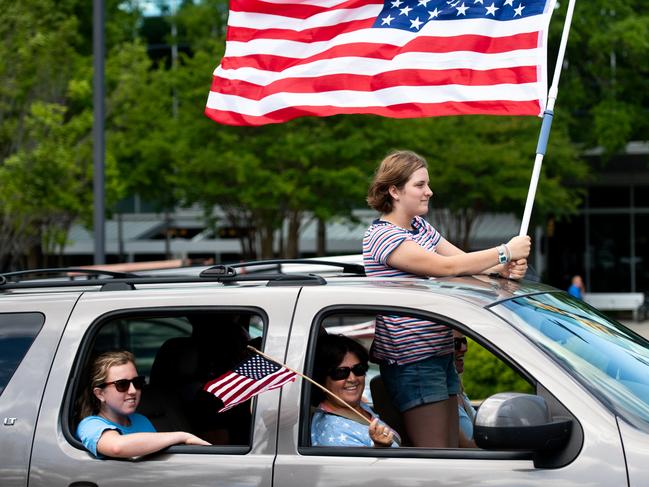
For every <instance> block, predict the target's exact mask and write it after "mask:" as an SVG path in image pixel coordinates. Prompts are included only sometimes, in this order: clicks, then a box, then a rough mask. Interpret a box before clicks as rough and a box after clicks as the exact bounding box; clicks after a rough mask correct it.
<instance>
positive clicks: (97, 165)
mask: <svg viewBox="0 0 649 487" xmlns="http://www.w3.org/2000/svg"><path fill="white" fill-rule="evenodd" d="M92 23H93V29H92V57H93V79H92V91H93V94H92V100H93V124H92V140H93V144H92V155H93V169H94V171H93V177H92V187H93V201H94V211H93V228H94V237H95V239H94V240H95V259H94V263H95V265H98V264H105V263H106V222H105V211H104V156H105V143H104V57H105V47H104V0H93V4H92Z"/></svg>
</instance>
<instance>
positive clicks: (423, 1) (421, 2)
mask: <svg viewBox="0 0 649 487" xmlns="http://www.w3.org/2000/svg"><path fill="white" fill-rule="evenodd" d="M428 2H430V0H419V2H417V3H418V5H419V6H421V7H424V8H426V6H427V5H428Z"/></svg>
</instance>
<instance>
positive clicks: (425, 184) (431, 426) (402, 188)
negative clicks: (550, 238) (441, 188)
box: [363, 151, 531, 448]
mask: <svg viewBox="0 0 649 487" xmlns="http://www.w3.org/2000/svg"><path fill="white" fill-rule="evenodd" d="M427 167H428V166H427V163H426V161H425V159H424V158H423V157H421V156H419V155H418V154H415V153H414V152H411V151H397V152H393V153H391V154H389V155H388V156H387V157H386V158H385V159H384V160H383V161H382V162H381V164H380V165H379V168H378V169H377V171H376V174H375V176H374V180H373V181H372V184H371V185H370V188H369V190H368V196H367V202H368V204H369V205H370V207H372V208H373V209H375V210H376V211H378V212H379V213H380V217H379V218H378V219H377V220H375V221H374V222H373V223H372V224H371V225H370V227H369V228H368V230H367V232H366V233H365V236H364V238H363V263H364V265H365V272H366V274H367V275H368V276H372V277H412V278H416V277H428V276H432V277H440V276H452V275H462V274H479V273H492V272H497V273H498V274H500V275H501V276H502V277H506V278H510V279H521V278H523V277H524V276H525V272H526V270H527V260H526V259H527V256H528V255H529V253H530V247H531V241H530V238H529V237H528V236H518V237H514V238H512V239H511V240H509V241H508V242H507V243H506V244H501V245H498V246H497V247H492V248H490V249H486V250H480V251H477V252H469V253H465V252H464V251H462V250H460V249H458V248H457V247H456V246H454V245H453V244H451V243H450V242H448V241H447V240H446V239H444V238H443V237H442V236H441V235H440V234H439V232H438V231H437V230H436V229H435V228H434V227H433V226H432V225H431V224H430V223H428V222H427V221H426V220H425V219H424V218H422V216H421V215H426V214H427V213H428V203H429V200H430V198H431V197H432V196H433V192H432V191H431V189H430V187H429V177H428V169H427ZM453 352H454V348H453V335H452V333H451V330H450V329H449V328H448V327H447V326H445V325H443V324H441V323H434V322H432V321H427V320H422V319H418V318H404V317H403V316H377V319H376V332H375V337H374V342H373V344H372V350H371V353H372V359H373V360H374V361H376V362H378V363H379V365H380V370H381V376H382V378H383V381H384V383H385V386H386V389H387V392H388V394H389V396H390V398H391V400H392V402H393V403H394V405H395V406H396V407H397V409H398V410H399V411H400V412H401V413H402V415H403V419H404V425H405V428H406V432H407V435H408V437H409V438H410V440H411V441H412V443H413V445H414V446H421V447H433V448H434V447H438V448H457V446H458V431H459V426H458V407H457V401H456V398H455V397H454V396H456V395H457V394H458V392H459V384H460V380H459V377H458V374H457V372H456V370H455V366H454V364H453V362H454V360H453Z"/></svg>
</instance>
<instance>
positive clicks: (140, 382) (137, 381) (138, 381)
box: [97, 375, 146, 392]
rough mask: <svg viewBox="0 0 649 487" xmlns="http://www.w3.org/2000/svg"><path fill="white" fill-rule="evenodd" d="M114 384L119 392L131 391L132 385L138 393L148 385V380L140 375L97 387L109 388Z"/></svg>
mask: <svg viewBox="0 0 649 487" xmlns="http://www.w3.org/2000/svg"><path fill="white" fill-rule="evenodd" d="M111 384H113V385H114V386H115V389H117V392H126V391H128V390H129V389H130V387H131V384H133V387H135V389H137V390H138V391H139V390H140V389H142V387H143V386H144V384H146V378H145V377H144V376H143V375H138V376H137V377H133V378H132V379H119V380H114V381H112V382H104V383H103V384H99V385H98V386H97V387H100V388H102V389H103V388H104V387H106V386H109V385H111Z"/></svg>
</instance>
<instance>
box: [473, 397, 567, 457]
mask: <svg viewBox="0 0 649 487" xmlns="http://www.w3.org/2000/svg"><path fill="white" fill-rule="evenodd" d="M571 430H572V421H571V420H569V419H566V418H560V419H559V418H558V419H556V420H553V419H552V416H551V414H550V409H549V408H548V405H547V403H546V402H545V399H543V398H542V397H540V396H534V395H531V394H521V393H517V392H503V393H500V394H494V395H493V396H491V397H489V398H487V399H486V400H485V401H483V403H482V404H481V405H480V409H478V413H477V415H476V418H475V425H474V427H473V437H474V439H475V442H476V445H478V446H479V447H480V448H484V449H486V450H532V451H547V450H552V449H559V448H561V447H563V446H564V445H565V444H566V442H567V441H568V439H569V438H570V432H571Z"/></svg>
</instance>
